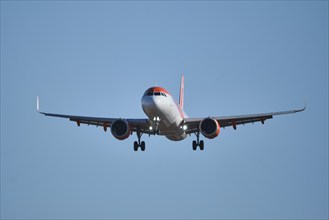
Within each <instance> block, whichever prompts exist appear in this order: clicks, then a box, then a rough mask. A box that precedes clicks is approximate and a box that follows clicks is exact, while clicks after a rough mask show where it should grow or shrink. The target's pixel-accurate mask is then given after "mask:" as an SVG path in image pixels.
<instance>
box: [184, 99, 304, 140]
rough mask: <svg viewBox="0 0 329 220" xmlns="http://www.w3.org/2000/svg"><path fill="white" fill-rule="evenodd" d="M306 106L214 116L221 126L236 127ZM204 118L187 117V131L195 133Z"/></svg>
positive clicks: (262, 120) (294, 111) (293, 111)
mask: <svg viewBox="0 0 329 220" xmlns="http://www.w3.org/2000/svg"><path fill="white" fill-rule="evenodd" d="M305 109H306V102H305V106H304V107H303V108H301V109H295V110H289V111H279V112H270V113H260V114H250V115H237V116H223V117H212V118H214V119H215V120H216V121H217V122H218V123H219V125H220V127H221V128H225V127H228V126H232V127H233V128H234V129H236V127H237V125H240V124H248V123H254V122H261V123H262V124H264V122H265V120H267V119H271V118H273V116H276V115H286V114H292V113H297V112H301V111H304V110H305ZM203 119H204V118H185V119H184V122H185V124H186V125H187V126H188V130H187V131H186V133H188V134H190V133H195V132H197V131H198V130H199V124H200V122H201V121H202V120H203Z"/></svg>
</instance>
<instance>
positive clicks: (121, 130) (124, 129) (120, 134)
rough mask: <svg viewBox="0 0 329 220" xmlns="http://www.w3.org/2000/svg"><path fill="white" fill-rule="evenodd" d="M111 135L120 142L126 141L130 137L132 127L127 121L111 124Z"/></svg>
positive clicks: (120, 120) (121, 120)
mask: <svg viewBox="0 0 329 220" xmlns="http://www.w3.org/2000/svg"><path fill="white" fill-rule="evenodd" d="M111 133H112V135H113V136H114V137H115V138H116V139H118V140H124V139H126V138H128V137H129V135H130V127H129V124H128V121H127V120H125V119H118V120H115V121H114V122H112V124H111Z"/></svg>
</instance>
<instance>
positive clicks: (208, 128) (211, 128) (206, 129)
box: [199, 118, 220, 139]
mask: <svg viewBox="0 0 329 220" xmlns="http://www.w3.org/2000/svg"><path fill="white" fill-rule="evenodd" d="M199 129H200V131H201V133H202V134H203V136H205V137H206V138H209V139H213V138H215V137H217V136H218V135H219V131H220V126H219V123H218V122H217V120H215V119H214V118H205V119H203V120H202V121H201V123H200V126H199Z"/></svg>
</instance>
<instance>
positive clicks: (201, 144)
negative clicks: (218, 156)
mask: <svg viewBox="0 0 329 220" xmlns="http://www.w3.org/2000/svg"><path fill="white" fill-rule="evenodd" d="M199 147H200V150H203V149H204V142H203V140H201V141H200V144H199Z"/></svg>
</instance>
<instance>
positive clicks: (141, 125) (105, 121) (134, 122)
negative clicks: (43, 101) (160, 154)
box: [37, 97, 153, 134]
mask: <svg viewBox="0 0 329 220" xmlns="http://www.w3.org/2000/svg"><path fill="white" fill-rule="evenodd" d="M39 105H40V104H39V97H37V111H38V112H39V113H40V114H43V115H45V116H50V117H58V118H67V119H69V120H70V121H74V122H76V123H77V125H78V126H80V124H87V125H95V126H96V127H98V126H101V127H103V128H104V131H106V130H107V128H108V127H111V124H112V123H113V122H114V121H116V120H118V119H122V118H103V117H89V116H79V115H64V114H53V113H47V112H41V111H40V106H39ZM124 120H127V122H128V123H129V126H130V128H131V131H133V132H137V131H139V132H141V133H146V134H153V133H152V132H151V131H150V130H149V125H150V121H149V119H124Z"/></svg>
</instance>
